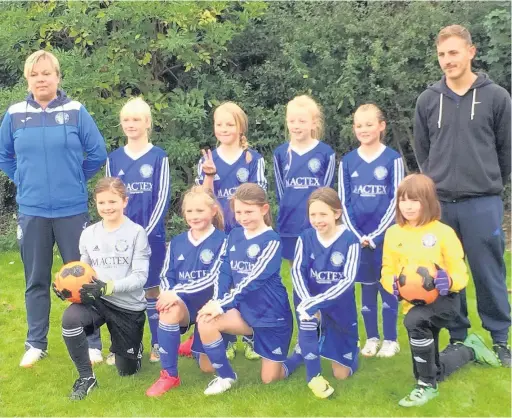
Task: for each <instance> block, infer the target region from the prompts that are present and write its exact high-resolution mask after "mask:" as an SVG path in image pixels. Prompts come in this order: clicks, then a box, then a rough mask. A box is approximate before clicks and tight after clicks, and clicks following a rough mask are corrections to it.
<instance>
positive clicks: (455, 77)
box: [414, 25, 511, 367]
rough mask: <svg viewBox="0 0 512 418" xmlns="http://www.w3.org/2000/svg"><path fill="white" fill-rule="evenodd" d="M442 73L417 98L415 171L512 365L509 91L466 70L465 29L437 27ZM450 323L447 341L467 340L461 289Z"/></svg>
mask: <svg viewBox="0 0 512 418" xmlns="http://www.w3.org/2000/svg"><path fill="white" fill-rule="evenodd" d="M436 46H437V56H438V61H439V65H440V67H441V69H442V71H443V72H444V76H443V78H442V79H441V80H440V81H438V82H437V83H435V84H434V85H432V86H429V87H428V88H427V90H425V91H424V92H423V93H422V94H421V95H420V96H419V98H418V101H417V103H416V115H415V121H414V140H415V150H416V154H417V158H418V161H419V164H420V166H421V170H422V171H423V173H425V174H427V175H428V176H430V177H431V178H432V179H433V180H434V182H435V183H436V186H437V192H438V196H439V199H440V201H441V208H442V221H443V222H444V223H446V224H448V225H449V226H451V227H452V228H453V229H454V230H455V231H456V233H457V235H458V236H459V238H460V240H461V242H462V245H463V247H464V251H465V253H466V255H467V258H468V262H469V265H470V268H471V272H472V275H473V280H474V283H475V288H476V296H477V308H478V313H479V315H480V318H481V319H482V324H483V327H484V328H485V329H486V330H488V331H489V332H490V334H491V337H492V339H493V343H494V350H495V352H496V354H497V355H498V357H499V359H500V360H501V363H502V365H503V366H506V367H510V347H509V346H508V344H507V342H508V333H509V328H510V304H509V301H508V296H507V287H506V270H505V263H504V260H503V253H504V249H505V241H504V234H503V230H502V227H501V225H502V222H503V202H502V200H501V196H500V194H501V192H502V191H503V187H504V185H505V184H506V183H507V181H508V178H509V175H510V170H511V162H510V158H511V154H510V148H511V137H510V135H511V128H510V127H511V105H510V94H509V93H508V92H507V91H506V90H505V89H504V88H502V87H500V86H498V85H496V84H494V82H493V81H491V80H490V79H489V78H488V77H487V75H485V74H481V73H474V72H472V71H471V61H472V59H473V58H474V56H475V53H476V48H475V46H474V45H473V44H472V42H471V35H470V33H469V31H468V30H467V29H466V28H464V27H462V26H459V25H452V26H447V27H445V28H443V29H442V30H441V31H440V32H439V34H438V36H437V40H436ZM460 313H461V315H460V317H459V319H458V320H457V321H456V323H454V324H453V325H452V326H451V327H450V345H449V346H448V347H447V349H446V350H452V349H456V348H457V343H460V342H461V341H464V339H465V338H466V337H467V333H468V328H469V327H470V323H469V320H468V317H467V315H468V313H467V303H466V297H465V293H464V294H462V295H461V312H460Z"/></svg>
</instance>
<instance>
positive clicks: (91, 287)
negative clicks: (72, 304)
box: [80, 279, 114, 305]
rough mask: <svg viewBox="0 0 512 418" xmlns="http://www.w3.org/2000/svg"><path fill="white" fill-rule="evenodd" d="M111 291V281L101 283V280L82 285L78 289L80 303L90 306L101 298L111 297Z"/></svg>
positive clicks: (112, 285) (112, 287) (112, 286)
mask: <svg viewBox="0 0 512 418" xmlns="http://www.w3.org/2000/svg"><path fill="white" fill-rule="evenodd" d="M113 290H114V282H113V281H111V280H109V281H107V282H102V281H101V280H98V279H94V280H93V281H92V283H86V284H84V285H82V288H81V289H80V301H81V302H82V303H83V304H85V305H88V304H92V303H94V302H95V301H96V300H98V299H99V298H100V297H101V296H108V295H111V294H112V292H113Z"/></svg>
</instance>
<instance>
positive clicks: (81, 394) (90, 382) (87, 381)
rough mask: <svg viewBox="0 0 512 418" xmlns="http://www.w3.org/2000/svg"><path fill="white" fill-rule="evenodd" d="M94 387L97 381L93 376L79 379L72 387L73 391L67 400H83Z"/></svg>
mask: <svg viewBox="0 0 512 418" xmlns="http://www.w3.org/2000/svg"><path fill="white" fill-rule="evenodd" d="M96 386H98V381H97V380H96V378H95V377H94V376H92V377H79V378H78V379H76V382H75V384H74V385H73V391H72V392H71V395H69V398H70V399H71V400H73V401H80V400H82V399H84V398H85V397H86V396H87V395H88V394H89V392H90V391H91V390H92V388H94V387H96Z"/></svg>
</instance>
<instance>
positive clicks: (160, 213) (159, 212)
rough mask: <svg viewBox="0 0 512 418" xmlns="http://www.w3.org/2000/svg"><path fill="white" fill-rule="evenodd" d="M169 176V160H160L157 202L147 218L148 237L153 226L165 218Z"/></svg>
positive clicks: (165, 158)
mask: <svg viewBox="0 0 512 418" xmlns="http://www.w3.org/2000/svg"><path fill="white" fill-rule="evenodd" d="M170 179H171V177H170V175H169V159H168V158H167V157H164V158H162V167H161V169H160V182H159V185H158V200H157V202H156V205H155V207H154V209H153V213H152V214H151V217H150V218H149V223H148V226H147V227H146V233H147V234H148V235H149V234H151V232H153V230H154V229H155V226H157V225H158V223H159V222H161V221H162V220H163V218H164V216H165V208H167V204H168V202H169V190H170V184H169V182H170Z"/></svg>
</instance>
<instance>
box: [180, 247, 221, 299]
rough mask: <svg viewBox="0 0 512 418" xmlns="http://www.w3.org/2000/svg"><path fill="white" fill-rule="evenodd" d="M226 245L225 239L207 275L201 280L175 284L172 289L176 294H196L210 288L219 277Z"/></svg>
mask: <svg viewBox="0 0 512 418" xmlns="http://www.w3.org/2000/svg"><path fill="white" fill-rule="evenodd" d="M227 245H228V241H227V239H224V242H223V243H222V247H221V249H220V252H219V256H218V257H217V259H216V260H215V263H214V264H213V266H212V268H211V270H210V271H209V273H208V274H207V275H206V276H204V277H203V278H202V279H199V280H195V281H193V282H188V283H184V284H177V285H176V286H175V288H174V290H175V291H176V293H197V292H200V291H201V290H205V289H207V288H209V287H210V286H212V285H213V284H214V283H215V282H216V279H217V277H218V275H219V270H220V266H221V265H222V255H223V254H224V252H225V251H226V246H227Z"/></svg>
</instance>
